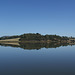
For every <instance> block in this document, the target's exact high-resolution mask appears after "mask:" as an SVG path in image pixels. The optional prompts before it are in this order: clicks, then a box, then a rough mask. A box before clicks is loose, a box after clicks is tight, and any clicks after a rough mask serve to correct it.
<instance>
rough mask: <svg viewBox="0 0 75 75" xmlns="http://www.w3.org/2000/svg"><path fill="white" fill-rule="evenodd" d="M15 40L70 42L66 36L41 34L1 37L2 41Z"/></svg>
mask: <svg viewBox="0 0 75 75" xmlns="http://www.w3.org/2000/svg"><path fill="white" fill-rule="evenodd" d="M13 38H20V41H48V40H51V41H60V40H68V39H69V37H66V36H59V35H48V34H46V35H41V34H39V33H27V34H22V35H15V36H4V37H0V40H5V39H13Z"/></svg>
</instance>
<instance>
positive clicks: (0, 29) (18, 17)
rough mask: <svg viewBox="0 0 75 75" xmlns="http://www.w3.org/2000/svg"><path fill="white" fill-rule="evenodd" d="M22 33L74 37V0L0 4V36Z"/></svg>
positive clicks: (1, 1)
mask: <svg viewBox="0 0 75 75" xmlns="http://www.w3.org/2000/svg"><path fill="white" fill-rule="evenodd" d="M23 33H41V34H57V35H61V36H74V37H75V0H0V36H6V35H18V34H23Z"/></svg>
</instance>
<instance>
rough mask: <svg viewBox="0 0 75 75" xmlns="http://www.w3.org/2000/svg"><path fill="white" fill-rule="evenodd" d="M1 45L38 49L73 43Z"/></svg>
mask: <svg viewBox="0 0 75 75" xmlns="http://www.w3.org/2000/svg"><path fill="white" fill-rule="evenodd" d="M0 45H1V46H5V47H6V46H11V47H20V48H23V49H28V50H32V49H36V50H39V49H41V48H57V47H60V46H68V45H71V44H69V43H17V44H15V43H6V44H2V43H1V44H0Z"/></svg>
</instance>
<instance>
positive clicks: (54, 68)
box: [0, 45, 75, 75]
mask: <svg viewBox="0 0 75 75" xmlns="http://www.w3.org/2000/svg"><path fill="white" fill-rule="evenodd" d="M0 75H75V46H74V45H73V46H60V47H57V48H44V47H43V48H40V49H39V50H38V49H37V48H36V49H31V50H30V49H28V48H27V49H23V48H20V47H10V46H6V47H5V46H0Z"/></svg>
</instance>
